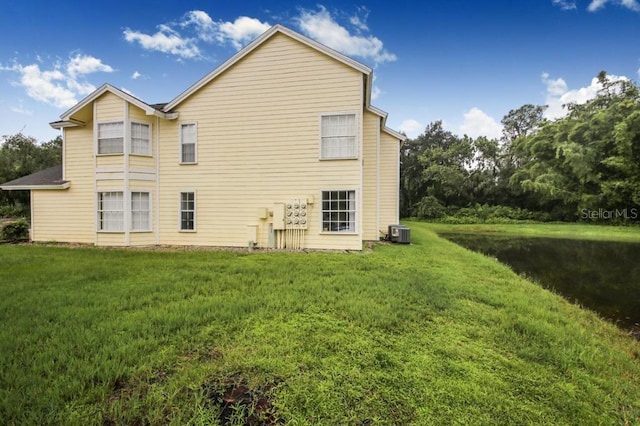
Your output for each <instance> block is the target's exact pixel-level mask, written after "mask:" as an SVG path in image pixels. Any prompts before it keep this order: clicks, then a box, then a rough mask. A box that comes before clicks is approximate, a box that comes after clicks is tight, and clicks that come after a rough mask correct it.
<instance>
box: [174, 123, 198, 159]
mask: <svg viewBox="0 0 640 426" xmlns="http://www.w3.org/2000/svg"><path fill="white" fill-rule="evenodd" d="M185 126H193V128H194V131H195V141H194V142H193V161H182V158H183V148H184V145H185V143H184V141H183V140H182V129H183V127H185ZM178 133H179V135H178V139H179V143H180V149H179V151H180V153H179V155H180V157H179V158H178V162H179V163H180V164H197V163H198V123H196V122H193V121H184V122H181V123H180V125H179V126H178ZM190 144H191V143H190Z"/></svg>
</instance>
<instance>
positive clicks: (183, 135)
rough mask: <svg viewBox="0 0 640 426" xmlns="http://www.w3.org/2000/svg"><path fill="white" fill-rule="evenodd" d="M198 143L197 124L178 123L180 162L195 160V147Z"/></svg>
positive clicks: (193, 161)
mask: <svg viewBox="0 0 640 426" xmlns="http://www.w3.org/2000/svg"><path fill="white" fill-rule="evenodd" d="M197 144H198V126H197V125H196V123H183V124H181V125H180V162H181V163H195V162H197V156H196V152H197V151H196V147H197Z"/></svg>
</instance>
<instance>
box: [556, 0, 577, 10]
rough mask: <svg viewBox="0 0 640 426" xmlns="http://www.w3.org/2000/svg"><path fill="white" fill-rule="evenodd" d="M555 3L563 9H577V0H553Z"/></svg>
mask: <svg viewBox="0 0 640 426" xmlns="http://www.w3.org/2000/svg"><path fill="white" fill-rule="evenodd" d="M553 4H555V5H556V6H558V7H560V9H562V10H573V9H576V2H575V0H553Z"/></svg>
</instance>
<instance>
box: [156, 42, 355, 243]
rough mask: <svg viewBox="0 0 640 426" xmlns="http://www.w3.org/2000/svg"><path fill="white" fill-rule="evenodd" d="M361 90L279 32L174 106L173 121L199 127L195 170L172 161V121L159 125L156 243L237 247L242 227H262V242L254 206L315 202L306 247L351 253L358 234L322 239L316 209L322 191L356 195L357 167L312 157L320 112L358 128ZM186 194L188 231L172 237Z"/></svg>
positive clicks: (175, 150)
mask: <svg viewBox="0 0 640 426" xmlns="http://www.w3.org/2000/svg"><path fill="white" fill-rule="evenodd" d="M361 84H362V74H361V73H359V72H358V71H355V70H353V69H352V68H349V67H347V66H345V65H344V64H341V63H339V62H337V61H335V60H333V59H331V58H329V57H327V56H326V55H324V54H321V53H319V52H317V51H315V50H314V49H311V48H309V47H307V46H305V45H303V44H301V43H299V42H297V41H294V40H292V39H290V38H289V37H287V36H284V35H281V34H279V35H276V36H274V37H273V38H272V39H270V40H268V41H267V42H265V43H264V44H263V45H262V46H260V48H258V49H256V50H254V51H253V52H252V53H250V54H249V55H247V56H246V57H245V58H243V59H242V60H241V61H240V62H238V63H237V64H235V65H234V66H233V67H232V68H230V69H229V70H227V71H226V72H225V73H223V74H222V75H220V76H218V77H217V78H216V79H215V80H213V81H212V82H211V83H209V84H208V85H206V86H205V87H203V88H202V89H200V90H199V91H198V92H197V93H196V94H194V95H192V96H191V97H190V98H188V99H187V100H186V101H185V102H183V103H182V104H181V105H179V107H178V108H177V110H178V111H179V112H180V121H195V122H197V124H198V147H197V159H198V164H197V165H179V164H178V154H179V146H178V129H179V127H178V125H179V123H176V122H166V121H163V122H161V128H160V138H161V140H160V150H161V152H160V160H161V161H160V171H159V176H160V188H161V193H160V204H161V209H160V236H161V243H163V244H201V245H223V246H246V244H247V228H246V227H247V225H261V226H260V228H259V230H258V233H259V235H260V241H261V243H262V244H265V243H266V223H267V221H265V220H260V219H259V218H258V214H257V211H258V208H265V207H266V208H272V206H273V203H275V202H285V201H288V200H290V199H293V198H296V197H304V198H307V197H311V196H314V197H315V198H316V199H317V202H316V203H315V204H314V205H313V206H312V208H311V209H310V212H309V213H310V215H309V229H308V231H307V238H306V246H307V247H315V248H343V249H360V248H361V238H362V234H361V232H360V234H358V235H321V234H320V212H319V210H320V208H321V203H320V191H321V190H322V189H353V190H356V191H358V193H359V192H360V191H361V188H360V180H361V170H360V161H359V160H342V161H319V159H318V158H319V143H320V140H319V138H320V134H319V133H320V114H321V113H328V112H354V113H357V114H358V120H359V121H361V120H362V86H361ZM358 132H359V135H360V134H361V132H362V128H361V126H360V128H359V130H358ZM186 190H195V191H196V192H197V225H196V226H197V232H196V233H184V232H178V215H179V206H178V199H179V192H180V191H186ZM358 208H362V206H358ZM360 228H362V226H361V225H360ZM360 231H361V229H360Z"/></svg>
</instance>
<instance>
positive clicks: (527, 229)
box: [406, 221, 640, 242]
mask: <svg viewBox="0 0 640 426" xmlns="http://www.w3.org/2000/svg"><path fill="white" fill-rule="evenodd" d="M406 223H407V224H408V225H409V226H414V225H416V224H418V226H425V227H427V228H428V229H430V230H432V231H435V232H440V233H447V232H461V233H471V234H504V235H512V236H519V237H548V238H572V239H585V240H603V241H605V240H606V241H622V242H623V241H628V242H640V226H610V225H594V224H584V223H526V222H523V223H515V224H484V223H480V224H447V223H437V222H429V223H426V222H412V221H407V222H406Z"/></svg>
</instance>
